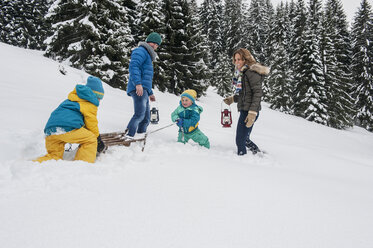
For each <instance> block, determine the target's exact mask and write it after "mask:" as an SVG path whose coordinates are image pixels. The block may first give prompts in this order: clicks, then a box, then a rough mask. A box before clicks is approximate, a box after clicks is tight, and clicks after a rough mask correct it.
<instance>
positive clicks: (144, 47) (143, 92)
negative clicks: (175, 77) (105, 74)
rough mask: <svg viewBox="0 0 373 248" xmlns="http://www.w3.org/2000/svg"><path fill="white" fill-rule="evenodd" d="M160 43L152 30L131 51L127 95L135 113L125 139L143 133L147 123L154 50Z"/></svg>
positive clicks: (158, 37)
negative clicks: (130, 98)
mask: <svg viewBox="0 0 373 248" xmlns="http://www.w3.org/2000/svg"><path fill="white" fill-rule="evenodd" d="M161 43H162V38H161V36H160V35H159V34H158V33H156V32H153V33H150V34H149V35H148V37H147V38H146V40H145V42H140V43H139V46H138V47H137V48H135V49H134V50H133V51H132V54H131V61H130V65H129V73H130V76H129V81H128V85H127V95H129V96H131V97H132V99H133V104H134V111H135V113H134V115H133V116H132V118H131V120H130V122H129V123H128V125H127V130H128V132H127V135H126V137H125V140H131V139H133V136H135V134H136V133H138V134H144V133H145V132H146V129H147V127H148V125H149V122H150V104H149V100H150V101H155V96H154V94H153V90H152V83H153V82H152V81H153V74H154V69H153V61H154V60H155V58H156V56H157V54H156V53H155V50H156V49H157V48H158V46H159V45H161Z"/></svg>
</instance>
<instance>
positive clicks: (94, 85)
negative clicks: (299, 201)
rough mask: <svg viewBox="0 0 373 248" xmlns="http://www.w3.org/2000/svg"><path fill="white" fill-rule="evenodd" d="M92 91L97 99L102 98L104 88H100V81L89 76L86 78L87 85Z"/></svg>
mask: <svg viewBox="0 0 373 248" xmlns="http://www.w3.org/2000/svg"><path fill="white" fill-rule="evenodd" d="M86 85H87V86H88V87H89V88H91V89H92V91H93V93H95V94H96V96H97V98H99V99H102V98H104V88H103V87H102V83H101V80H100V79H99V78H97V77H93V76H89V77H88V78H87V84H86Z"/></svg>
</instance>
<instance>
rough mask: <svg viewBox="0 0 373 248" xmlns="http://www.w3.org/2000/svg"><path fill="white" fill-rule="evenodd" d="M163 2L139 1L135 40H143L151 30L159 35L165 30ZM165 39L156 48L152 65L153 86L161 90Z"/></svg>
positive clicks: (163, 81)
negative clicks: (156, 57)
mask: <svg viewBox="0 0 373 248" xmlns="http://www.w3.org/2000/svg"><path fill="white" fill-rule="evenodd" d="M164 9H165V6H164V2H163V1H161V0H150V1H145V2H140V3H139V5H138V10H139V18H138V27H139V32H138V38H136V40H139V41H145V40H146V37H147V36H148V35H149V34H150V33H151V32H157V33H159V34H160V35H161V36H162V35H163V34H164V33H165V31H166V23H165V14H164ZM165 44H166V43H165V41H164V40H163V43H162V44H161V46H159V47H158V49H157V51H156V52H157V54H158V57H159V58H161V59H159V58H158V59H157V60H156V61H154V62H153V65H154V77H153V86H156V87H158V89H160V90H161V91H165V82H166V80H167V75H165V70H164V67H165V64H164V63H163V57H164V55H165Z"/></svg>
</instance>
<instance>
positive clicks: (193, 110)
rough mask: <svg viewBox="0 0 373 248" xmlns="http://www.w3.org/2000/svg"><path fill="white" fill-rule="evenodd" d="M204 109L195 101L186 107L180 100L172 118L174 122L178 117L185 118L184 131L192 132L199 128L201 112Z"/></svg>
mask: <svg viewBox="0 0 373 248" xmlns="http://www.w3.org/2000/svg"><path fill="white" fill-rule="evenodd" d="M202 111H203V108H202V107H201V106H198V105H197V104H195V103H193V104H192V105H191V106H190V107H187V108H184V107H183V105H182V104H181V101H180V104H179V106H178V107H177V108H176V109H175V110H174V112H172V113H171V120H172V122H175V121H176V120H177V119H180V118H182V119H184V121H183V132H184V133H192V132H193V131H194V130H196V129H197V128H198V124H199V120H200V114H201V113H202ZM180 131H181V130H180Z"/></svg>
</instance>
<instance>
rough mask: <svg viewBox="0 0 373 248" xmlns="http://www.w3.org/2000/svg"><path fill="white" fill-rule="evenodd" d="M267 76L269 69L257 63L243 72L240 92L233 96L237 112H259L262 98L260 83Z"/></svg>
mask: <svg viewBox="0 0 373 248" xmlns="http://www.w3.org/2000/svg"><path fill="white" fill-rule="evenodd" d="M268 74H269V68H268V67H266V66H263V65H260V64H258V63H257V64H254V65H251V66H250V68H249V69H247V70H246V71H244V76H243V78H242V90H241V91H240V93H239V94H238V95H235V96H234V102H237V108H238V111H241V110H243V111H250V110H251V111H255V112H259V111H260V109H261V106H260V102H261V100H262V96H263V89H262V82H263V79H264V76H266V75H268Z"/></svg>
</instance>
